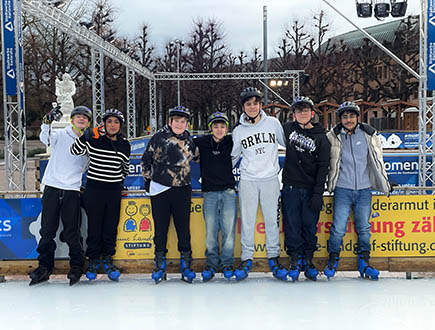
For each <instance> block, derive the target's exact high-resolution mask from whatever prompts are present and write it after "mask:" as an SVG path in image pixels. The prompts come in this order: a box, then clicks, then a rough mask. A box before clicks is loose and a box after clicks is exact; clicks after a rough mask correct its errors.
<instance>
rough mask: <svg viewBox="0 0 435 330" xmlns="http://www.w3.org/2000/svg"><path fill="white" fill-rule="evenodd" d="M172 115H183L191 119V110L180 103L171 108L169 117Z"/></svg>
mask: <svg viewBox="0 0 435 330" xmlns="http://www.w3.org/2000/svg"><path fill="white" fill-rule="evenodd" d="M172 116H181V117H186V118H187V119H190V110H189V109H188V108H186V107H183V106H182V105H179V106H176V107H173V108H171V109H169V117H172Z"/></svg>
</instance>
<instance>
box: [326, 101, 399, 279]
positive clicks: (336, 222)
mask: <svg viewBox="0 0 435 330" xmlns="http://www.w3.org/2000/svg"><path fill="white" fill-rule="evenodd" d="M359 115H360V109H359V106H358V105H357V104H356V103H354V102H344V103H343V104H341V105H340V106H339V108H338V110H337V116H338V117H339V118H340V120H341V122H340V123H339V124H338V125H337V126H335V127H334V128H333V129H332V130H331V131H330V132H329V133H328V135H327V136H328V139H329V142H330V143H331V158H330V170H329V177H328V191H329V192H334V215H333V224H332V227H331V233H330V237H329V241H328V252H329V260H328V265H327V267H326V268H325V271H324V273H325V275H326V276H327V277H328V279H329V278H330V277H333V276H334V275H335V272H336V270H337V267H338V260H339V255H340V247H341V245H342V243H343V236H344V235H345V233H346V227H347V221H348V217H349V215H350V212H351V207H353V211H354V220H355V227H356V231H357V233H358V244H357V253H358V270H359V272H360V274H361V277H367V278H370V279H373V280H377V279H378V278H379V271H378V270H376V269H375V268H373V267H371V266H370V264H369V257H370V231H371V225H370V223H369V219H370V213H371V202H372V192H371V190H372V188H373V189H375V190H378V191H380V192H382V193H384V194H389V193H390V191H391V185H390V183H389V181H388V177H387V173H386V171H385V169H384V162H383V158H382V147H381V143H380V141H379V138H378V137H377V135H376V131H375V129H374V128H373V127H371V126H370V125H367V124H364V123H358V117H359Z"/></svg>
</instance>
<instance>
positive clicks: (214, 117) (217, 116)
mask: <svg viewBox="0 0 435 330" xmlns="http://www.w3.org/2000/svg"><path fill="white" fill-rule="evenodd" d="M215 122H224V123H225V124H226V125H227V127H228V126H229V125H230V121H229V120H228V117H227V115H226V114H224V113H222V112H213V113H212V114H211V115H210V116H209V117H208V122H207V126H208V128H209V129H210V130H211V124H213V123H215Z"/></svg>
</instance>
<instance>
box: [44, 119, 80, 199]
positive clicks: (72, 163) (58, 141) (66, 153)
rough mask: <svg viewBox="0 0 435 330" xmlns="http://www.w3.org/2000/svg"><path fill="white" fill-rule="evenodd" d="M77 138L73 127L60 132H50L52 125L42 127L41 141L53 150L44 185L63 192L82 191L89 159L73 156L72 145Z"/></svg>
mask: <svg viewBox="0 0 435 330" xmlns="http://www.w3.org/2000/svg"><path fill="white" fill-rule="evenodd" d="M77 138H78V136H77V135H76V133H74V131H73V128H72V126H71V125H70V126H67V127H66V128H64V129H59V130H50V125H45V124H42V125H41V133H40V134H39V139H40V140H41V142H42V143H44V144H45V145H46V146H50V147H52V149H53V150H52V152H51V155H50V159H49V161H48V165H47V168H46V169H45V172H44V177H43V178H42V183H43V184H44V185H47V186H50V187H54V188H58V189H63V190H77V191H80V185H81V183H82V175H83V173H84V172H85V170H86V167H87V164H88V158H87V157H86V156H73V155H72V154H71V152H70V149H71V145H72V144H73V143H74V141H75V140H76V139H77Z"/></svg>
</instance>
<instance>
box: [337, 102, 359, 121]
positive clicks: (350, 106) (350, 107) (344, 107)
mask: <svg viewBox="0 0 435 330" xmlns="http://www.w3.org/2000/svg"><path fill="white" fill-rule="evenodd" d="M345 111H353V112H355V113H356V115H357V116H359V115H360V110H359V106H358V104H356V103H355V102H349V101H347V102H344V103H342V104H340V106H339V107H338V109H337V116H338V117H341V115H342V114H343V112H345Z"/></svg>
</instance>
